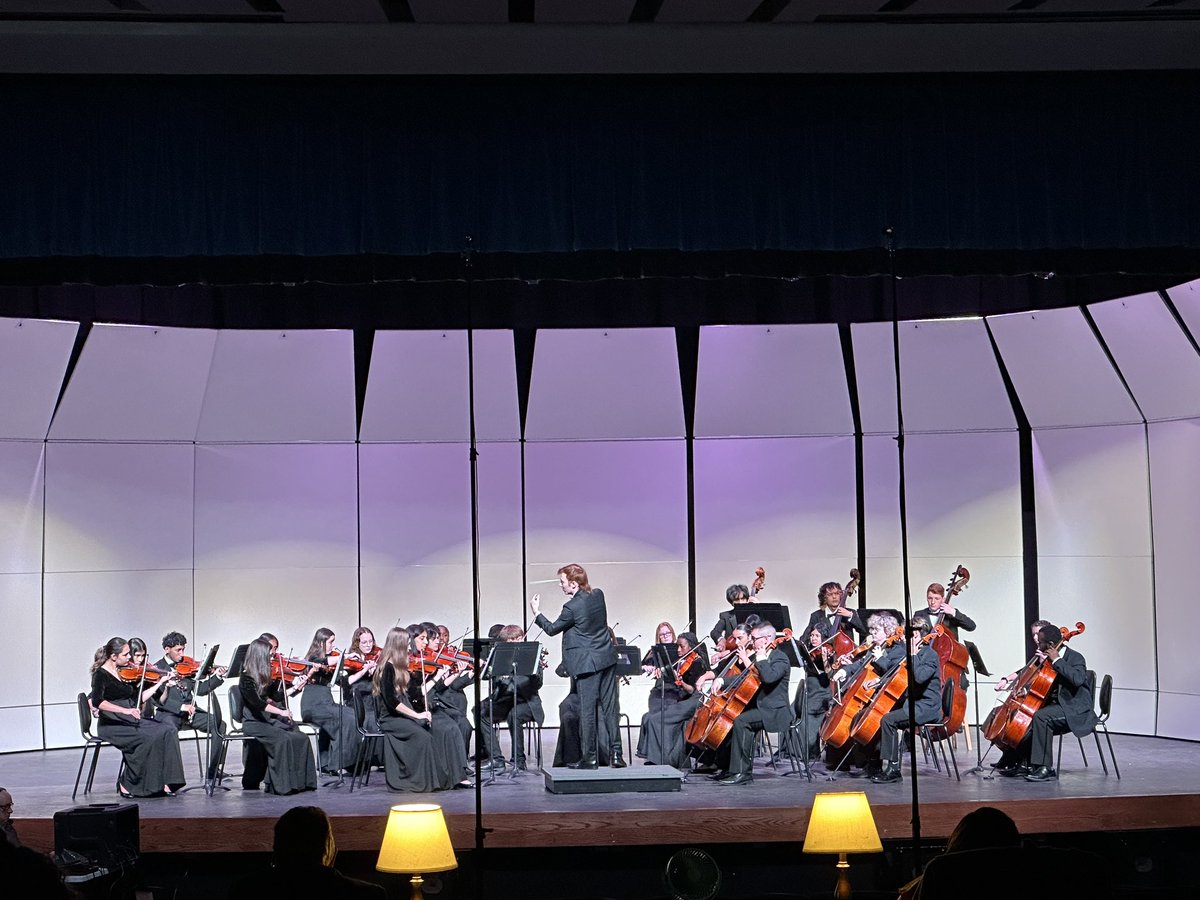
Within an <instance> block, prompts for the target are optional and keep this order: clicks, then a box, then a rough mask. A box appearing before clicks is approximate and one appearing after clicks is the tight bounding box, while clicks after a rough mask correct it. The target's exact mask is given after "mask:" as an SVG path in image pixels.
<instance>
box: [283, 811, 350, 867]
mask: <svg viewBox="0 0 1200 900" xmlns="http://www.w3.org/2000/svg"><path fill="white" fill-rule="evenodd" d="M336 858H337V843H336V842H335V841H334V839H333V826H332V824H331V823H330V821H329V816H327V815H326V814H325V810H323V809H321V807H319V806H294V807H292V808H291V809H289V810H288V811H287V812H285V813H284V814H283V815H282V816H280V817H279V821H277V822H276V823H275V846H274V849H273V854H272V858H271V861H272V863H273V864H274V865H275V866H276V868H284V867H292V866H310V867H311V866H332V865H333V861H334V859H336Z"/></svg>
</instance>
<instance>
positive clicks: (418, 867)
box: [375, 803, 458, 900]
mask: <svg viewBox="0 0 1200 900" xmlns="http://www.w3.org/2000/svg"><path fill="white" fill-rule="evenodd" d="M457 867H458V860H457V859H455V858H454V846H453V845H452V844H451V843H450V834H449V832H448V831H447V830H446V818H445V816H443V815H442V808H441V807H440V806H438V805H436V804H433V803H410V804H404V805H401V806H393V807H392V809H391V811H390V812H389V813H388V820H387V829H386V830H385V831H384V833H383V844H382V845H380V847H379V859H378V861H376V863H375V868H376V869H377V870H379V871H380V872H411V873H412V900H422V894H421V885H422V884H424V879H423V878H422V877H421V875H422V874H424V873H425V872H446V871H448V870H450V869H454V868H457Z"/></svg>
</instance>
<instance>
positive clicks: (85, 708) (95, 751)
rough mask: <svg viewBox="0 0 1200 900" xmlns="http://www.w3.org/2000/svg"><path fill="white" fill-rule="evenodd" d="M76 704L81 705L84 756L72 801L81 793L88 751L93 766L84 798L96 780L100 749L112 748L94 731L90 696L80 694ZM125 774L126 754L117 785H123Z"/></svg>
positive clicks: (119, 770) (80, 727)
mask: <svg viewBox="0 0 1200 900" xmlns="http://www.w3.org/2000/svg"><path fill="white" fill-rule="evenodd" d="M76 702H77V703H78V705H79V735H80V737H82V738H83V756H82V757H80V759H79V771H78V772H76V773H75V787H74V789H73V790H72V791H71V799H72V800H74V799H75V795H76V794H78V793H79V780H80V779H81V778H82V777H83V765H84V763H86V762H87V755H88V751H89V750H90V751H92V765H91V768H89V769H88V777H87V781H86V782H84V785H83V793H84V796H86V795H87V794H89V793H91V790H92V782H93V781H95V779H96V763H98V762H99V761H100V748H101V747H111V746H112V744H110V743H109V742H108V741H106V740H104V739H103V738H101V737H97V736H96V734H95V733H94V732H93V731H92V725H93V723H94V719H93V717H92V705H91V704H90V703H88V695H87V694H80V695H79V697H78V698H77V700H76ZM124 773H125V754H124V753H122V754H121V765H120V767H119V768H118V769H117V784H120V783H121V776H122V775H123V774H124Z"/></svg>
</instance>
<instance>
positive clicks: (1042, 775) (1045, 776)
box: [1025, 766, 1058, 781]
mask: <svg viewBox="0 0 1200 900" xmlns="http://www.w3.org/2000/svg"><path fill="white" fill-rule="evenodd" d="M1056 778H1058V773H1057V772H1055V771H1054V770H1053V769H1052V768H1050V767H1049V766H1038V767H1037V768H1036V769H1034V770H1033V771H1032V772H1030V773H1029V774H1028V775H1026V776H1025V780H1026V781H1054V780H1055V779H1056Z"/></svg>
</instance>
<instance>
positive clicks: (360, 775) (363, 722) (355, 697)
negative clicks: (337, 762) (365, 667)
mask: <svg viewBox="0 0 1200 900" xmlns="http://www.w3.org/2000/svg"><path fill="white" fill-rule="evenodd" d="M374 699H375V698H374V697H370V695H368V694H365V693H364V692H363V691H351V692H350V702H351V704H352V705H353V707H354V721H355V722H357V723H358V733H359V734H360V735H362V740H361V741H359V744H358V754H357V755H356V756H355V757H354V768H353V769H352V770H351V772H350V793H352V794H353V793H354V783H355V782H356V781H357V782H358V783H359V784H362V785H367V784H370V783H371V761H372V760H373V759H374V758H375V748H376V747H377V746H379V747H382V746H383V738H384V734H383V732H382V731H380V730H379V726H378V725H376V726H375V728H374V729H371V728H370V727H369V726H368V724H367V703H368V702H369V701H373V700H374ZM375 721H376V722H378V721H379V716H378V715H376V717H375ZM364 774H365V777H364Z"/></svg>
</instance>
